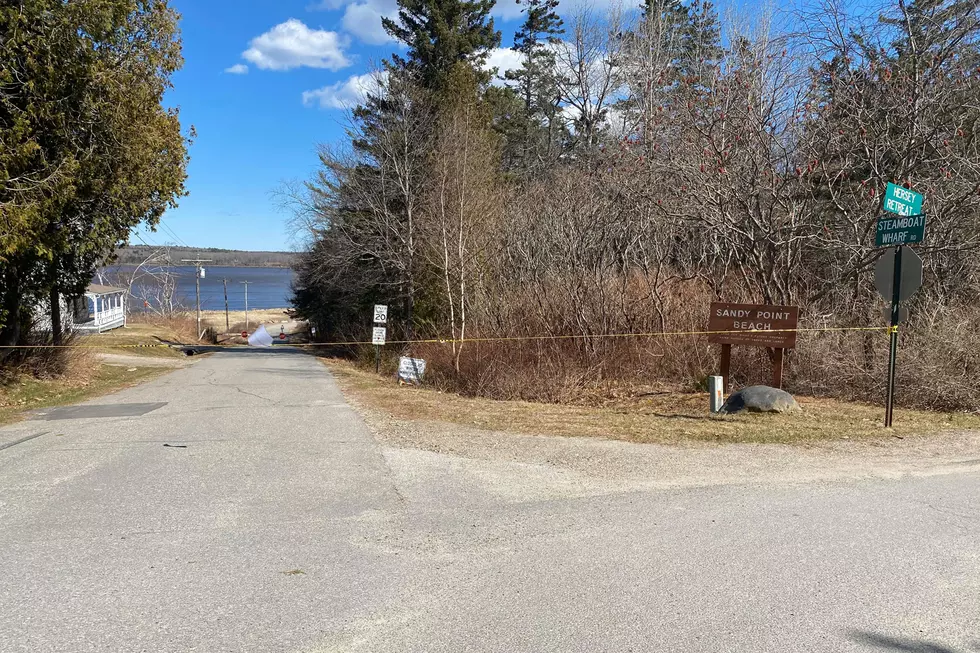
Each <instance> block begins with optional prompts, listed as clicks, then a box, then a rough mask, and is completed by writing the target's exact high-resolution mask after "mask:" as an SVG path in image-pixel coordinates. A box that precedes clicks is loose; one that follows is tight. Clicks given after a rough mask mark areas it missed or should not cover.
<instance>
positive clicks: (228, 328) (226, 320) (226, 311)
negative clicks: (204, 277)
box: [221, 279, 231, 333]
mask: <svg viewBox="0 0 980 653" xmlns="http://www.w3.org/2000/svg"><path fill="white" fill-rule="evenodd" d="M221 285H223V286H224V287H225V333H227V332H228V331H231V326H230V325H229V323H228V280H227V279H222V280H221Z"/></svg>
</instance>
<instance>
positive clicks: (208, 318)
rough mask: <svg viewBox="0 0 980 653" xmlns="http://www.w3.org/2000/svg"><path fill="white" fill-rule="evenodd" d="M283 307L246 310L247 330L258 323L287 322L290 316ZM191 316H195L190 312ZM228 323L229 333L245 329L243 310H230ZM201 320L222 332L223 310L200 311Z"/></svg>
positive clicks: (223, 328)
mask: <svg viewBox="0 0 980 653" xmlns="http://www.w3.org/2000/svg"><path fill="white" fill-rule="evenodd" d="M285 310H286V309H284V308H263V309H257V310H250V311H249V312H248V330H250V331H251V330H254V329H255V327H257V326H258V325H260V324H279V323H280V322H288V321H289V320H290V319H291V318H290V317H289V316H288V315H286V313H285ZM191 317H192V318H195V319H196V316H195V315H194V314H193V313H192V314H191ZM228 319H229V324H230V327H231V328H230V329H228V332H229V333H239V332H241V331H244V330H245V328H244V327H245V311H230V312H229V313H228ZM201 321H202V322H204V323H205V324H206V325H210V326H213V327H214V328H215V329H216V330H217V331H218V332H219V333H224V332H225V331H226V329H225V312H224V311H201Z"/></svg>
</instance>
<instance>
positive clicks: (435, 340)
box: [0, 326, 898, 349]
mask: <svg viewBox="0 0 980 653" xmlns="http://www.w3.org/2000/svg"><path fill="white" fill-rule="evenodd" d="M893 329H894V331H895V333H897V332H898V327H891V326H876V327H812V328H805V329H740V330H731V331H650V332H646V333H601V334H568V335H541V336H497V337H489V338H424V339H420V340H388V341H387V342H385V344H386V345H422V344H453V343H455V344H464V343H467V342H517V341H533V340H538V341H540V340H585V339H591V338H666V337H675V336H710V335H724V334H746V333H826V332H834V331H884V332H886V333H888V334H891V333H892V330H893ZM279 342H280V343H282V344H284V345H289V346H290V347H340V346H352V345H372V344H374V343H373V342H371V341H370V340H337V341H334V342H296V343H290V342H285V341H281V340H280V341H279ZM139 347H173V348H175V349H183V348H188V347H191V348H193V347H222V348H224V349H235V348H240V349H241V348H245V347H246V345H231V346H228V345H209V344H207V343H196V344H195V343H188V344H184V343H174V344H165V343H160V344H149V345H140V344H136V345H110V344H104V345H87V344H73V345H0V349H57V348H65V349H69V348H82V349H86V348H88V349H126V348H139Z"/></svg>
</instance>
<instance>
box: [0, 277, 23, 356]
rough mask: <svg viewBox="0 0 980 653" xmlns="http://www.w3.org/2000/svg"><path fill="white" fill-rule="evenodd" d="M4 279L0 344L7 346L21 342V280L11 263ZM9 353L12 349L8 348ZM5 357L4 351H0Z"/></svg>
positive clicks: (0, 307) (1, 300)
mask: <svg viewBox="0 0 980 653" xmlns="http://www.w3.org/2000/svg"><path fill="white" fill-rule="evenodd" d="M0 280H2V282H3V285H2V290H0V313H2V314H3V320H4V322H3V323H2V324H0V345H4V346H7V347H10V346H13V345H19V344H20V327H21V315H20V280H19V279H18V278H17V272H16V271H15V270H14V266H13V265H11V266H10V268H9V269H8V271H7V273H6V274H4V275H2V276H0ZM6 351H7V352H8V353H9V352H10V351H11V350H6ZM0 358H3V352H0Z"/></svg>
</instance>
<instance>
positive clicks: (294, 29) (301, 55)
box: [242, 18, 351, 70]
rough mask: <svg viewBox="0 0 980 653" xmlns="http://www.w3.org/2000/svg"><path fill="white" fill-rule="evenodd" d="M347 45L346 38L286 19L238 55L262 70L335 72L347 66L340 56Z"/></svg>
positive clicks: (253, 41)
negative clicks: (322, 69)
mask: <svg viewBox="0 0 980 653" xmlns="http://www.w3.org/2000/svg"><path fill="white" fill-rule="evenodd" d="M347 45H348V42H347V39H346V38H345V37H343V36H341V35H339V34H337V32H327V31H325V30H319V29H317V30H313V29H310V28H309V27H307V26H306V25H304V24H303V23H302V22H301V21H299V20H297V19H295V18H290V19H289V20H287V21H286V22H285V23H280V24H279V25H276V26H275V27H273V28H272V29H270V30H269V31H268V32H266V33H265V34H261V35H259V36H256V37H255V38H254V39H252V42H251V43H250V46H251V47H249V49H248V50H246V51H245V52H243V53H242V57H243V58H244V59H245V60H246V61H250V62H252V63H253V64H255V65H256V66H258V67H259V68H262V69H263V70H289V69H291V68H299V67H301V66H308V67H310V68H328V69H330V70H339V69H341V68H345V67H347V66H349V65H350V63H351V62H350V60H349V59H348V58H347V57H346V55H344V48H345V47H347Z"/></svg>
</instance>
